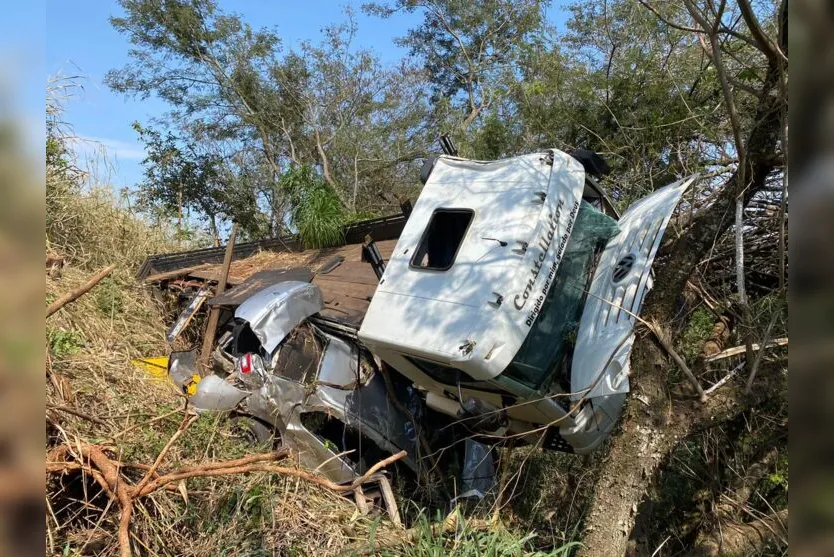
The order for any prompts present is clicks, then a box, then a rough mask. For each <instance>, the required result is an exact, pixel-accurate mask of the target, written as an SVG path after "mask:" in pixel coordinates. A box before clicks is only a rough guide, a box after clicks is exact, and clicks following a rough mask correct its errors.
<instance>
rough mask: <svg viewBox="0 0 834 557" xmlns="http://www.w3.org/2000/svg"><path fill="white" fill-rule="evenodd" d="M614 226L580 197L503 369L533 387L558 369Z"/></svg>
mask: <svg viewBox="0 0 834 557" xmlns="http://www.w3.org/2000/svg"><path fill="white" fill-rule="evenodd" d="M617 232H619V228H618V227H617V221H615V220H614V219H612V218H611V217H609V216H607V215H604V214H603V213H601V212H600V211H598V210H596V209H595V208H594V207H593V206H592V205H591V204H589V203H587V202H585V201H583V202H582V205H581V206H580V208H579V212H578V214H577V217H576V222H575V223H574V225H573V231H572V232H571V236H570V240H568V245H567V247H566V248H565V254H564V256H563V258H562V261H561V263H560V264H559V269H558V270H557V271H556V276H555V277H554V279H553V286H552V287H551V288H550V291H549V292H548V293H547V298H546V299H545V301H544V303H543V304H542V309H541V312H540V313H539V316H538V317H537V318H536V321H535V322H534V323H533V326H532V327H531V329H530V333H529V334H528V335H527V338H526V339H525V340H524V344H522V345H521V348H520V349H519V350H518V353H517V354H516V356H515V358H514V359H513V361H512V362H511V363H510V365H509V366H508V367H507V369H506V370H504V373H505V374H506V375H507V376H508V377H510V378H511V379H513V380H515V381H517V382H519V383H522V384H523V385H526V386H527V387H530V388H532V389H539V388H541V387H542V386H544V384H545V383H546V382H547V381H548V379H550V378H551V376H552V375H553V374H554V373H555V372H556V371H557V370H559V368H560V366H561V364H562V362H563V360H564V359H565V357H566V356H567V355H568V354H569V352H570V351H571V350H573V346H574V343H575V341H576V330H577V329H578V328H579V319H580V317H581V315H582V307H583V302H584V300H585V290H586V286H587V282H588V281H589V280H590V277H591V276H592V271H593V265H594V261H595V260H596V255H597V254H598V253H599V250H601V249H602V248H604V247H605V244H606V242H607V241H608V239H609V238H611V237H612V236H614V235H615V234H616V233H617Z"/></svg>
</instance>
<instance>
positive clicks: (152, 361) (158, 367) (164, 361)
mask: <svg viewBox="0 0 834 557" xmlns="http://www.w3.org/2000/svg"><path fill="white" fill-rule="evenodd" d="M131 363H132V364H133V365H134V366H135V367H136V368H137V369H141V370H143V371H147V372H148V373H150V374H151V375H153V376H154V377H161V378H162V377H166V376H167V375H168V356H151V357H150V358H139V359H136V360H133V361H131Z"/></svg>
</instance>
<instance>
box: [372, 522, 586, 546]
mask: <svg viewBox="0 0 834 557" xmlns="http://www.w3.org/2000/svg"><path fill="white" fill-rule="evenodd" d="M442 521H443V517H442V515H437V517H436V520H435V521H434V522H432V521H429V520H428V518H427V517H426V515H425V514H421V515H420V516H419V517H418V519H417V524H416V525H415V526H414V528H416V529H417V531H418V535H417V538H416V539H415V540H414V541H413V542H411V543H409V544H408V545H405V546H403V547H401V548H398V549H397V551H396V552H390V551H383V552H382V553H381V554H382V555H384V556H391V557H393V556H394V555H401V556H405V557H444V556H446V555H454V556H457V557H503V556H505V555H518V556H527V557H549V556H552V557H561V556H567V555H570V554H571V551H572V550H574V549H576V548H578V547H579V544H578V543H577V542H571V543H568V544H565V545H563V546H561V547H559V548H556V549H553V550H550V551H538V550H536V549H535V547H534V543H533V542H534V540H535V539H536V534H534V533H528V534H526V535H519V534H517V533H514V532H511V531H509V530H506V529H505V528H503V527H502V526H501V525H495V526H491V527H490V528H489V529H488V530H483V529H479V528H476V527H473V526H472V525H471V524H470V523H469V522H467V520H466V519H465V518H464V517H463V516H462V515H460V514H459V515H458V527H457V529H456V530H455V531H454V532H451V533H444V532H443V530H442V528H441V527H440V524H442Z"/></svg>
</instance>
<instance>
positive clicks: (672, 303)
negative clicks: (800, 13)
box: [580, 15, 787, 556]
mask: <svg viewBox="0 0 834 557" xmlns="http://www.w3.org/2000/svg"><path fill="white" fill-rule="evenodd" d="M784 17H787V16H786V15H785V16H784ZM783 50H786V49H785V48H784V47H783ZM781 71H782V70H781V68H780V67H779V66H778V65H777V64H776V63H775V62H774V61H771V62H770V65H769V67H768V71H767V74H766V76H765V80H764V82H763V85H762V88H761V90H760V93H759V98H758V103H757V106H756V110H755V114H754V118H753V124H752V127H751V128H750V131H749V134H748V135H747V137H746V138H745V139H746V141H745V142H744V143H745V147H746V162H747V164H746V165H745V166H746V168H742V169H741V175H740V174H739V171H738V170H737V171H736V173H734V174H733V175H732V176H731V178H730V179H729V180H728V182H727V183H726V184H724V187H723V188H722V190H721V191H720V192H719V193H718V195H717V196H716V198H715V200H714V202H713V204H712V205H711V206H709V207H708V208H707V209H705V210H704V211H702V212H701V214H700V215H697V216H696V217H695V219H694V220H693V222H692V225H691V227H690V228H689V229H688V230H687V231H686V232H685V233H684V234H682V235H681V236H680V238H679V239H678V240H676V241H675V242H674V243H673V244H672V247H671V249H670V250H669V252H668V257H667V258H666V261H665V262H664V264H663V265H662V266H660V267H659V268H658V269H657V275H656V279H655V289H654V290H653V291H652V292H651V293H650V294H649V297H648V299H647V300H646V304H645V306H644V309H643V314H644V316H645V317H644V319H646V320H647V321H649V322H654V323H659V324H660V325H661V326H662V327H667V328H670V325H671V323H672V321H673V320H674V318H675V315H676V310H677V307H678V300H679V298H680V296H681V293H682V292H683V290H684V288H685V286H686V282H687V281H688V280H689V278H690V276H691V275H692V272H693V271H694V270H695V267H696V265H698V263H699V262H700V261H701V260H702V259H703V258H704V256H705V255H706V254H707V253H709V250H710V249H711V248H712V246H713V244H714V242H715V241H716V240H717V239H718V238H720V237H721V236H722V235H723V234H724V233H726V232H727V230H728V229H729V227H730V226H731V225H732V223H733V220H734V208H735V207H734V206H735V202H736V197H737V196H738V193H739V184H740V182H741V180H742V179H743V180H744V183H745V184H746V185H747V187H746V189H744V192H743V195H742V196H741V199H742V201H743V203H744V205H746V204H747V203H749V202H750V200H751V199H752V197H753V196H754V195H755V194H756V193H757V192H759V191H760V190H761V189H762V188H763V187H764V185H765V180H766V178H767V176H768V175H769V174H770V173H771V172H772V171H773V170H774V168H775V167H776V159H777V157H776V145H777V141H778V138H779V135H780V123H781V118H780V116H781V113H782V107H783V103H784V102H786V99H784V97H783V96H782V95H781V94H779V91H780V88H779V79H780V72H781ZM670 368H671V364H669V363H668V362H667V360H666V356H665V354H664V353H663V352H662V351H661V350H660V349H659V347H658V346H657V345H656V344H654V343H653V342H651V340H650V337H647V336H644V337H643V338H638V340H637V342H635V347H634V351H633V355H632V381H631V385H632V390H634V391H637V392H638V393H639V394H640V396H639V397H635V396H632V397H630V399H629V401H628V402H627V404H626V408H625V410H624V413H623V419H622V429H621V432H620V433H619V434H616V435H615V436H613V438H612V440H611V442H610V448H609V451H608V455H607V458H606V459H605V460H604V461H603V463H602V465H601V467H600V470H599V476H598V480H597V483H596V486H595V489H594V495H593V498H592V501H591V505H590V508H589V511H588V513H587V514H586V519H585V536H584V540H583V541H584V547H583V549H582V550H581V551H580V554H581V555H584V556H597V555H599V556H610V555H623V554H624V553H625V552H626V550H627V547H628V540H629V536H630V533H631V531H632V528H633V527H634V523H635V518H636V514H637V508H638V505H639V503H640V502H641V500H642V499H643V498H644V497H645V496H646V493H647V492H648V488H649V486H650V484H651V482H652V481H653V479H654V475H655V472H656V471H657V469H658V466H659V465H660V463H661V462H662V461H663V460H664V459H665V458H666V457H667V456H668V454H669V453H670V451H671V450H672V449H673V448H674V447H675V446H676V444H677V443H678V442H679V441H680V440H681V439H682V438H684V437H686V436H687V435H689V434H691V433H692V432H693V431H697V430H699V429H703V428H705V427H710V426H711V424H714V423H716V421H720V420H722V419H724V418H725V417H726V416H728V415H735V414H737V413H738V412H739V411H741V410H742V409H743V408H745V407H746V405H747V404H751V403H753V401H752V400H749V399H748V400H742V397H743V394H742V393H741V392H740V391H739V390H737V389H732V388H730V387H723V388H721V389H719V390H717V391H716V392H715V393H713V394H712V396H711V397H710V398H709V399H708V400H707V401H706V403H705V404H701V403H699V402H698V401H694V400H680V399H678V400H674V401H673V400H671V397H670V396H669V393H668V390H667V388H666V376H667V371H668V369H670ZM638 399H639V400H638Z"/></svg>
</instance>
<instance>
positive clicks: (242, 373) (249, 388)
mask: <svg viewBox="0 0 834 557" xmlns="http://www.w3.org/2000/svg"><path fill="white" fill-rule="evenodd" d="M588 167H589V165H588V164H587V161H583V160H582V159H581V158H579V157H576V156H572V155H570V154H567V153H565V152H562V151H559V150H556V149H551V150H547V151H542V152H537V153H531V154H528V155H523V156H519V157H514V158H509V159H505V160H499V161H491V162H483V161H472V160H466V159H461V158H458V157H455V156H440V157H437V158H434V159H432V160H431V162H430V163H429V164H428V166H427V167H426V168H424V171H423V178H424V187H423V189H422V191H421V193H420V196H419V198H418V199H417V201H416V203H415V204H414V205H413V208H412V211H411V213H410V216H409V217H408V220H407V222H406V223H405V226H404V229H403V231H402V233H401V234H400V237H399V239H398V241H397V243H396V247H395V248H394V251H393V254H392V255H391V257H390V258H389V260H388V261H387V262H383V261H382V260H381V259H379V258H373V257H372V258H371V261H372V262H373V264H374V265H375V267H376V268H375V270H376V271H377V276H378V277H379V283H378V285H377V286H376V289H375V291H374V294H373V297H372V299H371V301H370V305H369V306H368V309H367V312H366V313H365V315H364V319H363V320H362V322H361V326H359V327H358V328H357V329H350V328H345V327H342V326H333V324H331V323H328V322H327V320H325V319H321V318H320V316H318V314H317V312H318V311H319V310H320V309H321V300H320V296H319V299H318V300H317V293H316V287H315V286H314V285H311V284H307V283H304V282H282V283H278V284H275V285H273V286H270V287H268V288H266V289H264V290H262V291H261V292H258V293H257V294H255V295H254V296H252V297H251V298H250V299H248V300H246V302H244V304H242V305H241V306H240V307H238V309H237V310H236V312H235V319H234V324H233V325H232V328H231V330H228V331H226V333H225V334H224V335H222V336H221V337H220V341H219V343H218V354H219V357H220V359H221V360H222V359H225V360H226V361H227V363H228V365H227V366H226V371H225V372H221V373H220V374H219V375H214V376H209V377H208V378H202V380H201V381H200V382H199V383H198V384H197V385H196V386H194V385H191V391H192V392H193V395H192V396H191V400H192V403H193V404H194V406H195V407H198V408H200V407H203V408H205V409H224V410H233V411H235V412H236V413H238V414H240V415H241V416H247V417H249V418H250V419H251V424H253V425H252V431H253V435H255V436H256V437H258V439H259V440H264V439H268V438H271V436H275V435H277V437H280V439H281V442H282V443H284V444H286V445H289V446H291V447H294V448H296V449H298V450H299V453H300V454H301V458H302V460H303V462H304V463H305V464H307V465H308V466H310V467H311V468H318V469H319V470H320V471H322V472H324V473H325V474H327V475H328V476H329V477H331V478H333V479H334V480H335V481H349V480H350V478H352V477H355V475H356V474H360V473H362V471H363V470H364V469H365V468H366V467H367V465H368V464H372V462H373V461H375V459H376V458H377V457H378V456H380V455H382V456H384V455H385V454H390V453H393V452H396V451H399V450H406V452H407V453H408V455H409V456H408V457H407V458H406V459H405V460H404V464H405V465H406V466H407V467H409V468H411V469H412V470H415V471H416V470H418V469H419V467H420V466H421V460H422V459H425V458H429V457H431V456H432V455H436V454H446V452H447V451H446V449H448V448H449V447H450V446H455V445H456V444H457V443H458V441H460V440H461V439H459V437H460V436H461V435H464V436H465V440H464V443H465V445H466V450H465V451H463V450H461V451H459V453H458V455H459V457H458V461H459V462H462V463H463V464H462V466H461V470H462V473H463V476H464V477H463V479H464V487H467V483H466V481H467V480H468V482H469V484H468V487H470V488H473V489H476V491H481V490H482V489H478V488H486V487H488V485H487V484H481V485H479V486H477V487H473V486H474V484H475V483H476V480H477V479H478V478H483V477H488V476H489V475H490V474H491V467H492V462H491V457H490V456H489V451H484V450H483V448H484V447H485V446H486V445H490V444H494V443H496V442H498V441H501V440H505V439H514V440H516V441H518V442H521V443H538V442H541V444H542V446H543V447H544V448H546V449H551V450H559V451H565V452H570V453H578V454H586V453H588V452H590V451H592V450H594V449H595V448H596V447H598V446H599V444H600V443H601V442H602V441H603V440H604V439H605V438H606V437H607V436H608V435H609V434H610V432H611V430H612V429H613V427H614V425H615V424H616V421H617V419H618V417H619V415H620V413H621V411H622V407H623V403H624V401H625V397H626V394H627V393H628V391H629V379H628V376H629V354H630V351H631V347H632V344H633V342H634V326H635V323H636V320H637V316H638V315H639V313H640V309H641V307H642V303H643V300H644V298H645V295H646V293H647V292H648V291H649V290H650V289H651V287H652V281H653V277H652V273H651V266H652V263H653V261H654V258H655V255H656V253H657V250H658V247H659V245H660V242H661V239H662V237H663V234H664V231H665V229H666V226H667V224H668V222H669V219H670V217H671V215H672V212H673V211H674V209H675V207H676V206H677V204H678V202H679V200H680V198H681V195H682V194H683V192H684V191H685V190H686V189H687V188H688V187H689V185H691V183H692V182H693V180H694V177H690V178H686V179H683V180H681V181H679V182H676V183H674V184H671V185H668V186H665V187H663V188H661V189H659V190H657V191H655V192H653V193H652V194H650V195H649V196H647V197H645V198H643V199H641V200H640V201H638V202H637V203H635V204H633V205H632V206H630V207H629V208H628V210H627V211H625V212H624V213H623V214H622V216H619V217H618V215H617V214H616V212H615V211H614V210H613V208H612V205H611V203H610V201H608V200H607V198H606V197H605V195H604V194H603V193H602V192H601V190H600V188H599V187H598V186H597V184H596V182H595V181H594V179H593V176H592V173H593V172H592V170H591V169H590V168H588ZM375 259H376V261H375ZM192 356H193V354H192ZM193 359H194V358H193V357H192V358H190V359H189V357H185V356H183V357H172V358H171V364H170V374H171V377H172V378H173V379H174V381H175V382H176V383H177V384H178V385H180V386H181V387H183V388H184V389H185V390H189V382H190V381H192V380H193V378H194V377H195V376H194V367H193V361H191V360H193ZM223 375H225V376H226V377H221V376H223ZM212 377H214V379H211V378H212ZM449 436H451V441H450V437H449ZM347 452H350V454H349V455H348V454H345V453H347ZM474 455H480V456H479V457H478V458H475V456H474ZM467 463H468V464H469V465H468V466H467ZM435 465H436V463H435ZM478 467H480V468H478ZM476 468H478V470H476Z"/></svg>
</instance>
